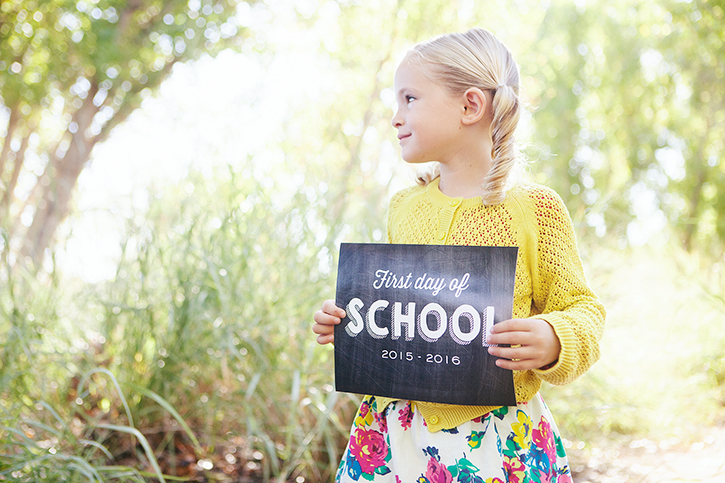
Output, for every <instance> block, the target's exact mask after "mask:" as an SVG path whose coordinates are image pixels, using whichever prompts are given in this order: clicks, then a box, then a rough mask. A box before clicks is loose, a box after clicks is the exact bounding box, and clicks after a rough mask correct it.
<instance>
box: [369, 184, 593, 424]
mask: <svg viewBox="0 0 725 483" xmlns="http://www.w3.org/2000/svg"><path fill="white" fill-rule="evenodd" d="M439 179H440V178H437V179H435V180H433V181H432V182H431V183H429V184H428V185H427V186H425V187H422V186H415V187H411V188H408V189H405V190H403V191H401V192H399V193H397V194H396V195H395V196H394V197H393V199H392V200H391V202H390V209H389V215H388V241H389V242H390V243H406V244H424V245H435V244H439V245H444V244H445V245H479V246H517V247H519V257H518V261H517V265H516V282H515V286H514V305H513V318H526V317H535V318H538V319H543V320H546V321H547V322H548V323H549V324H551V326H552V327H553V328H554V331H555V332H556V335H557V337H558V338H559V341H560V343H561V352H560V354H559V360H558V361H557V362H556V363H555V364H554V365H553V366H552V367H550V368H548V369H545V370H528V371H514V386H515V390H516V400H517V401H519V402H524V401H529V400H531V399H532V398H533V397H534V396H535V395H536V393H537V392H538V391H539V388H540V387H541V381H542V380H543V381H547V382H549V383H551V384H555V385H563V384H568V383H569V382H571V381H573V380H574V379H576V378H577V377H579V376H580V375H582V374H583V373H584V372H585V371H586V370H587V369H588V368H589V367H590V366H591V365H592V364H593V363H594V362H596V360H597V359H598V358H599V339H600V338H601V335H602V330H603V328H604V318H605V310H604V307H603V306H602V304H601V303H600V302H599V300H598V299H597V297H596V295H595V294H594V292H592V291H591V290H590V289H589V287H588V286H587V283H586V280H585V277H584V272H583V269H582V263H581V259H580V258H579V254H578V251H577V246H576V237H575V235H574V230H573V227H572V223H571V218H570V217H569V214H568V212H567V210H566V207H565V206H564V203H563V202H562V200H561V198H560V197H559V196H558V195H557V194H556V193H555V192H554V191H552V190H551V189H549V188H546V187H543V186H539V185H522V186H518V187H514V188H512V189H511V190H509V191H508V192H507V194H506V199H505V200H504V202H503V203H501V204H498V205H494V206H485V205H483V204H482V202H481V199H480V198H468V199H464V198H450V197H448V196H446V195H444V194H443V193H442V192H441V191H440V189H439V188H438V181H439ZM376 400H377V409H378V411H380V412H382V411H383V410H384V409H385V408H386V407H387V406H388V405H389V404H390V403H391V402H393V401H395V399H389V398H383V397H376ZM415 404H416V405H417V407H418V409H419V411H420V413H421V415H422V416H423V418H424V419H425V421H426V424H427V426H428V429H429V430H430V431H431V432H436V431H440V430H441V429H451V428H454V427H456V426H458V425H459V424H461V423H463V422H465V421H468V420H471V419H474V418H477V417H479V416H481V415H483V414H485V413H487V412H489V411H492V410H494V409H496V406H456V405H449V404H437V403H429V402H416V403H415Z"/></svg>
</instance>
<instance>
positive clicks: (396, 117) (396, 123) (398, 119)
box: [390, 109, 403, 129]
mask: <svg viewBox="0 0 725 483" xmlns="http://www.w3.org/2000/svg"><path fill="white" fill-rule="evenodd" d="M390 122H391V123H392V125H393V127H394V128H395V129H398V128H399V127H400V126H402V125H403V118H402V116H401V115H400V109H396V110H395V114H393V119H391V121H390Z"/></svg>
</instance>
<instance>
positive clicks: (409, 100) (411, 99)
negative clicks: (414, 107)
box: [405, 96, 415, 104]
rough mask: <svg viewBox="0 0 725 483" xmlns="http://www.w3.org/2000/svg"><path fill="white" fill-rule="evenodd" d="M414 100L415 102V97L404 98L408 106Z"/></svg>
mask: <svg viewBox="0 0 725 483" xmlns="http://www.w3.org/2000/svg"><path fill="white" fill-rule="evenodd" d="M414 100H415V97H413V96H405V102H407V103H408V104H410V103H411V102H413V101H414Z"/></svg>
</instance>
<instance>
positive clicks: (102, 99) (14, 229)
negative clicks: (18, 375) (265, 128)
mask: <svg viewBox="0 0 725 483" xmlns="http://www.w3.org/2000/svg"><path fill="white" fill-rule="evenodd" d="M239 3H240V2H238V1H235V0H216V1H214V2H212V1H209V0H204V1H201V0H197V1H186V0H173V1H163V2H162V1H159V0H134V1H125V0H81V1H78V2H76V1H69V0H32V1H29V2H25V1H17V0H11V1H4V2H2V5H1V6H0V51H1V52H2V58H1V59H0V98H1V99H2V106H3V110H2V111H3V112H2V114H4V116H3V117H5V118H6V119H7V128H6V129H5V132H4V133H3V135H2V139H3V141H2V151H1V152H0V193H2V196H1V197H0V215H1V216H0V219H2V225H0V228H2V229H3V230H4V231H5V232H7V233H8V235H7V238H8V239H9V244H5V245H3V247H2V248H3V251H8V252H10V254H11V255H12V257H11V259H12V258H15V257H17V256H20V259H21V261H22V262H23V263H25V257H30V260H32V261H33V262H34V263H35V264H36V265H39V264H42V263H43V262H44V252H45V249H46V248H47V247H49V246H50V244H51V240H52V238H53V235H54V233H55V230H56V228H57V226H58V224H59V223H60V222H61V221H62V220H63V219H64V218H65V217H66V216H67V214H68V213H69V210H70V209H71V205H70V199H71V194H72V191H73V189H74V188H75V185H76V181H77V179H78V176H79V175H80V173H81V171H82V170H83V169H84V167H85V166H86V164H87V162H88V160H89V159H90V156H91V152H92V150H93V147H94V146H95V145H96V144H97V143H98V142H101V141H103V140H104V139H106V138H107V137H108V135H109V133H110V132H111V130H112V129H113V128H114V127H115V126H116V125H118V124H119V123H121V122H123V121H124V120H125V119H126V118H127V117H128V116H129V114H130V113H131V112H133V111H134V110H135V109H136V108H138V107H139V106H140V104H141V102H142V100H143V99H144V98H146V97H148V96H149V95H150V94H151V92H152V91H153V90H154V89H156V88H157V87H158V86H159V84H160V83H161V82H162V81H163V80H164V79H165V78H166V77H167V76H168V75H169V73H170V72H171V69H172V67H173V65H174V64H175V63H177V62H179V61H182V62H183V61H185V60H189V59H195V58H198V57H199V56H201V55H202V54H203V53H211V54H214V53H216V52H218V51H219V50H221V49H224V48H229V47H236V48H241V47H242V44H243V42H244V40H245V37H246V32H247V30H246V29H245V28H244V27H243V26H242V25H240V23H239V20H238V18H237V17H236V15H235V14H236V13H237V6H238V5H239ZM245 5H246V4H245ZM247 47H249V44H247ZM9 161H12V166H10V165H9V163H6V162H9ZM23 177H25V178H27V179H26V180H25V181H23ZM22 185H31V186H32V185H34V187H31V186H24V188H23V189H21V190H19V193H18V194H19V195H20V197H19V198H16V188H17V187H18V186H22ZM23 227H26V228H27V229H25V230H23Z"/></svg>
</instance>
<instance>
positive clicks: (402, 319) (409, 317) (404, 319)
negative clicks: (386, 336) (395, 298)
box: [391, 302, 415, 340]
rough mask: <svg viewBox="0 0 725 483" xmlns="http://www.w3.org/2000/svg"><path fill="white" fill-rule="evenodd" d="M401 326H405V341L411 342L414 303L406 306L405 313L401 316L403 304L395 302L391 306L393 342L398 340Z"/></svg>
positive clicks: (413, 326)
mask: <svg viewBox="0 0 725 483" xmlns="http://www.w3.org/2000/svg"><path fill="white" fill-rule="evenodd" d="M401 325H405V340H413V337H414V334H415V302H410V303H409V304H408V306H407V313H406V314H403V304H402V303H400V302H395V303H394V304H393V335H392V336H391V338H392V339H393V340H396V339H399V338H400V333H401V329H402V327H401Z"/></svg>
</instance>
